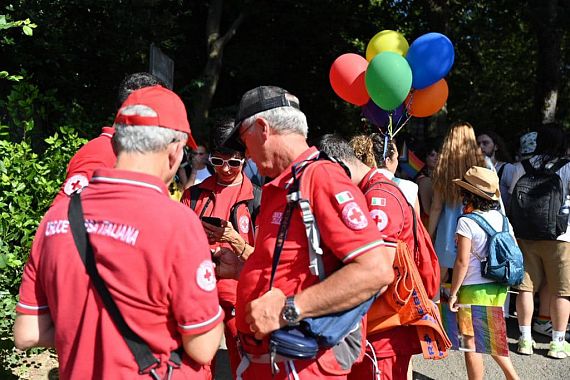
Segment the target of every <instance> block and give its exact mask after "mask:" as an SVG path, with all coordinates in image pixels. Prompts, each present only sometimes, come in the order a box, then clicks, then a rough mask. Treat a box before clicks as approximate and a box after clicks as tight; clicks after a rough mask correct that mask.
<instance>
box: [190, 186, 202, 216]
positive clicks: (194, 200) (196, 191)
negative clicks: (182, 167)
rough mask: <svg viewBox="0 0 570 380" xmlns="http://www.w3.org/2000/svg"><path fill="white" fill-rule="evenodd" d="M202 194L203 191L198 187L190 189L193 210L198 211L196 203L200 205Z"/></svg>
mask: <svg viewBox="0 0 570 380" xmlns="http://www.w3.org/2000/svg"><path fill="white" fill-rule="evenodd" d="M200 194H202V189H200V188H199V187H198V186H191V187H190V208H191V209H192V210H196V203H198V199H199V198H200Z"/></svg>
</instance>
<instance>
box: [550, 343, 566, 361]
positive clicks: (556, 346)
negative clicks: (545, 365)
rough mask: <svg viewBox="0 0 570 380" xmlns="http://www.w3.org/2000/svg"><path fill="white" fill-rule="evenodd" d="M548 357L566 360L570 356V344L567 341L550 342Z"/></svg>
mask: <svg viewBox="0 0 570 380" xmlns="http://www.w3.org/2000/svg"><path fill="white" fill-rule="evenodd" d="M547 355H548V356H550V357H551V358H555V359H565V358H567V357H569V356H570V343H568V342H566V341H562V342H550V347H549V349H548V354H547Z"/></svg>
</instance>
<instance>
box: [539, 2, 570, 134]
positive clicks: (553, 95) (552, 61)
mask: <svg viewBox="0 0 570 380" xmlns="http://www.w3.org/2000/svg"><path fill="white" fill-rule="evenodd" d="M531 11H532V15H533V16H532V18H531V24H532V25H533V27H534V31H535V33H536V37H537V44H538V46H537V54H538V57H537V68H536V80H537V83H536V96H535V108H536V111H535V112H536V121H537V123H536V126H539V125H541V124H546V123H551V122H553V121H554V120H555V119H556V103H557V100H558V89H559V87H560V75H561V72H560V54H561V51H560V49H561V38H562V32H563V30H562V28H561V20H560V16H559V14H560V9H559V0H532V1H531Z"/></svg>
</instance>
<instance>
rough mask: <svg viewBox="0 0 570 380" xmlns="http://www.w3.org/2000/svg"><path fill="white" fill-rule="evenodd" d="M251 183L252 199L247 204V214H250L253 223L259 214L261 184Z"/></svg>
mask: <svg viewBox="0 0 570 380" xmlns="http://www.w3.org/2000/svg"><path fill="white" fill-rule="evenodd" d="M251 184H252V185H253V200H252V201H251V202H249V203H248V204H247V208H248V209H249V215H251V222H252V223H253V224H254V225H255V219H256V218H257V215H258V214H259V209H260V207H261V192H262V190H261V186H258V185H256V184H255V183H253V182H252V183H251Z"/></svg>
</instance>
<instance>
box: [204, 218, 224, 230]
mask: <svg viewBox="0 0 570 380" xmlns="http://www.w3.org/2000/svg"><path fill="white" fill-rule="evenodd" d="M200 220H201V221H203V222H206V223H208V224H211V225H213V226H216V227H222V221H223V219H221V218H217V217H215V216H203V217H201V218H200Z"/></svg>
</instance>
